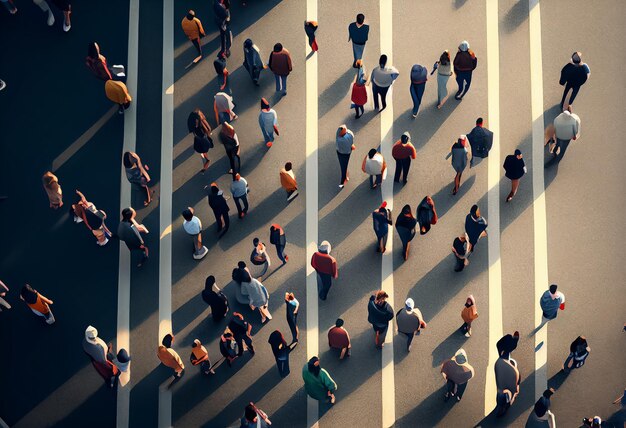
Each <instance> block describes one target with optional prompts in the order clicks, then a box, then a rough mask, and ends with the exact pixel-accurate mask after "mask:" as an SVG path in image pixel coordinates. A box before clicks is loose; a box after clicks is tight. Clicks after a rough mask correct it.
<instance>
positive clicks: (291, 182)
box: [279, 162, 298, 202]
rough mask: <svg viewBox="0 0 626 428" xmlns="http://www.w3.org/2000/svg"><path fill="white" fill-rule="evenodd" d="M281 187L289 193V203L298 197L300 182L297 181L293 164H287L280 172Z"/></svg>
mask: <svg viewBox="0 0 626 428" xmlns="http://www.w3.org/2000/svg"><path fill="white" fill-rule="evenodd" d="M279 177H280V185H281V186H282V188H283V189H285V192H287V202H291V201H293V199H294V198H295V197H296V196H298V182H297V181H296V174H294V172H293V165H292V164H291V162H287V163H286V164H285V166H284V167H282V168H281V170H280V172H279Z"/></svg>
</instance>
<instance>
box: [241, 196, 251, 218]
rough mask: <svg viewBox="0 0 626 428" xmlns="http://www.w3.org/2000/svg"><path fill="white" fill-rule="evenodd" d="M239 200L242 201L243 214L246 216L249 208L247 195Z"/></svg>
mask: <svg viewBox="0 0 626 428" xmlns="http://www.w3.org/2000/svg"><path fill="white" fill-rule="evenodd" d="M241 200H242V201H243V212H244V214H247V213H248V208H249V207H250V206H249V205H248V195H247V194H245V195H243V196H242V197H241Z"/></svg>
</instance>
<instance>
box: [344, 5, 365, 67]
mask: <svg viewBox="0 0 626 428" xmlns="http://www.w3.org/2000/svg"><path fill="white" fill-rule="evenodd" d="M369 32H370V26H369V25H368V24H366V23H365V15H363V14H362V13H359V14H358V15H357V16H356V21H355V22H353V23H351V24H350V25H349V26H348V41H349V42H350V41H351V42H352V55H353V57H354V61H353V62H352V67H354V68H357V65H356V62H357V61H358V60H360V59H362V58H363V51H364V50H365V44H366V43H367V40H368V38H369Z"/></svg>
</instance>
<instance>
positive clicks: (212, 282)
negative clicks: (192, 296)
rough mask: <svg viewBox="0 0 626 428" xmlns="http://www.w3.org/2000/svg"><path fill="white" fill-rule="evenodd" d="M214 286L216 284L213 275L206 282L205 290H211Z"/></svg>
mask: <svg viewBox="0 0 626 428" xmlns="http://www.w3.org/2000/svg"><path fill="white" fill-rule="evenodd" d="M214 284H215V277H214V276H213V275H209V276H207V277H206V279H205V280H204V289H205V290H210V289H211V287H213V285H214Z"/></svg>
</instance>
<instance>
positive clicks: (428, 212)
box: [417, 196, 439, 235]
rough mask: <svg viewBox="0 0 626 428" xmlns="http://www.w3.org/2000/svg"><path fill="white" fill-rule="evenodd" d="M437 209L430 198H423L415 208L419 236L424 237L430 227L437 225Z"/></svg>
mask: <svg viewBox="0 0 626 428" xmlns="http://www.w3.org/2000/svg"><path fill="white" fill-rule="evenodd" d="M437 220H439V217H437V209H436V208H435V201H433V198H431V197H430V196H425V197H424V199H422V202H420V204H419V205H418V206H417V222H418V223H419V225H420V235H426V234H427V233H428V231H429V230H430V227H431V226H433V225H435V224H437Z"/></svg>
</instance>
